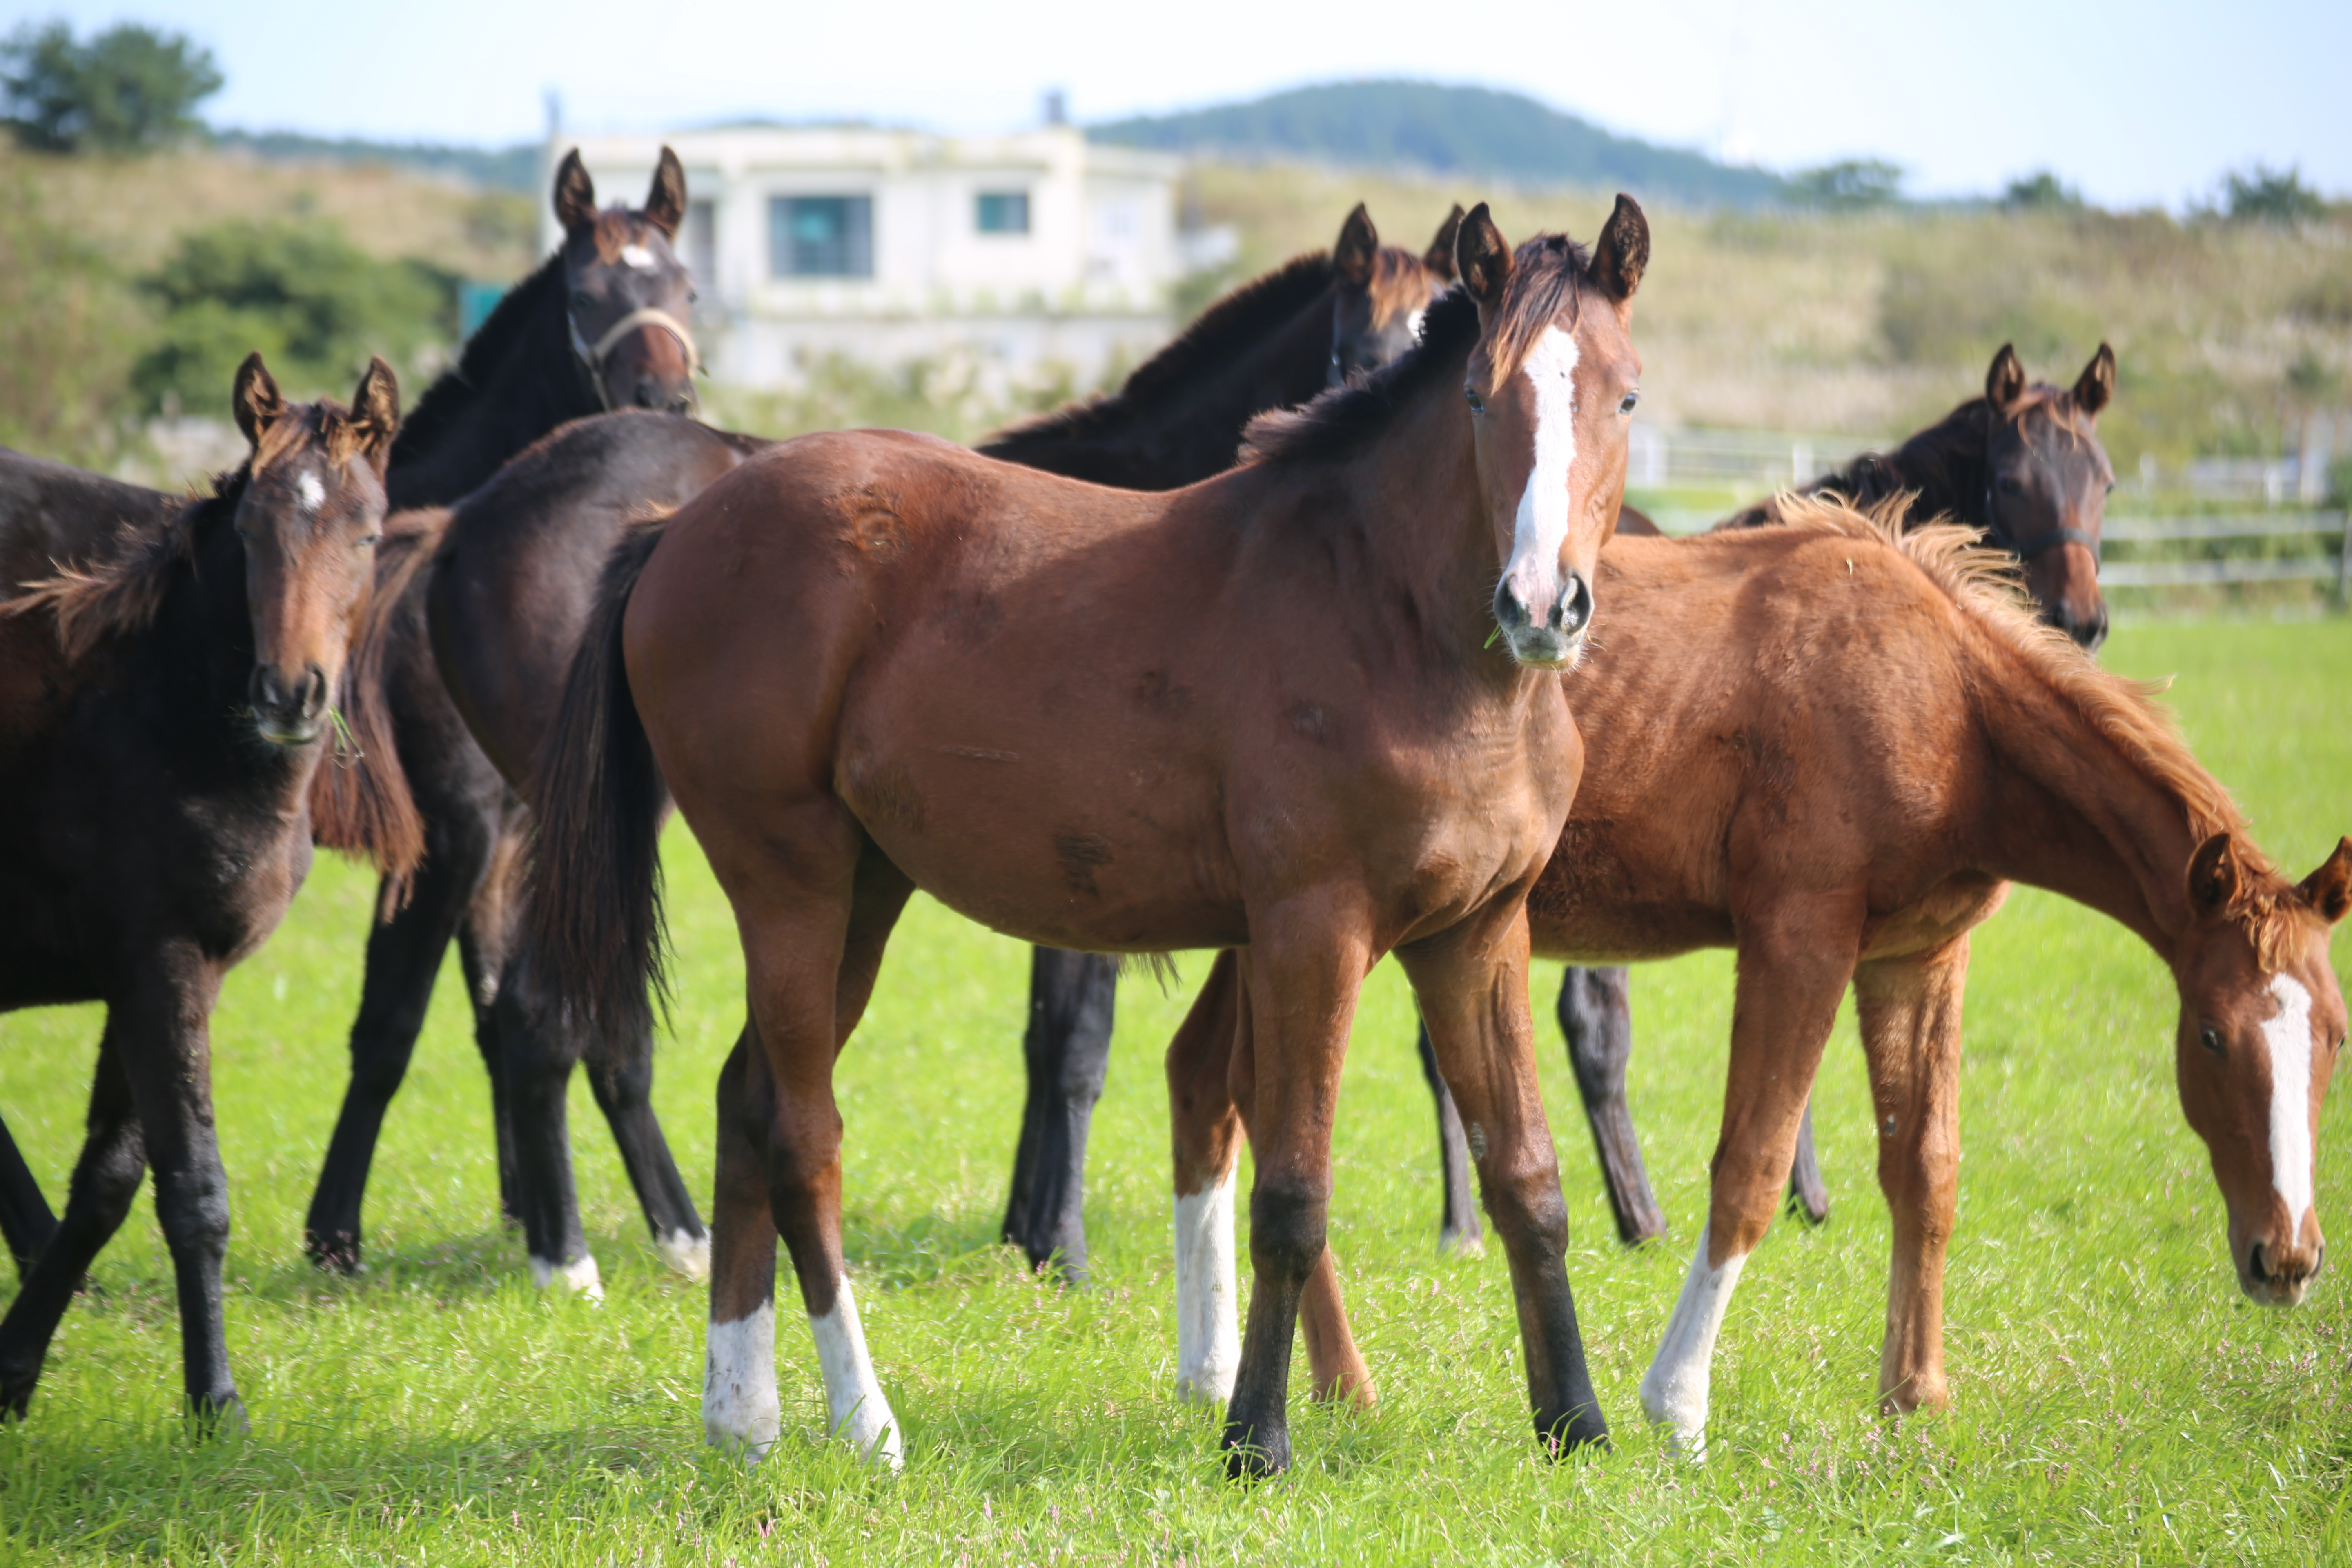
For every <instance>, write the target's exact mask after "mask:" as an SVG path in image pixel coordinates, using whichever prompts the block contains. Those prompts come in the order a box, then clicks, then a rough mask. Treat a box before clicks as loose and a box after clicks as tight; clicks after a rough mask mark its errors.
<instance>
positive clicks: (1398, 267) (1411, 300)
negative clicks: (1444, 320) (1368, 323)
mask: <svg viewBox="0 0 2352 1568" xmlns="http://www.w3.org/2000/svg"><path fill="white" fill-rule="evenodd" d="M1433 278H1436V274H1434V273H1433V272H1432V271H1430V269H1429V268H1428V266H1427V265H1426V264H1425V263H1423V260H1422V259H1421V258H1420V257H1418V256H1415V255H1414V254H1413V253H1412V251H1410V250H1407V249H1405V248H1404V247H1402V246H1397V245H1383V246H1381V247H1380V248H1379V249H1378V250H1377V251H1375V252H1373V254H1372V276H1371V281H1370V282H1369V283H1367V284H1366V285H1365V286H1364V292H1365V293H1366V294H1367V295H1369V296H1370V299H1371V302H1372V325H1373V326H1375V327H1385V326H1387V325H1388V324H1389V323H1390V322H1391V321H1395V320H1396V319H1397V318H1398V317H1399V316H1404V315H1410V314H1412V312H1413V311H1415V310H1426V309H1428V307H1429V295H1430V289H1429V285H1430V281H1431V279H1433ZM1437 280H1438V281H1439V282H1443V281H1444V279H1437Z"/></svg>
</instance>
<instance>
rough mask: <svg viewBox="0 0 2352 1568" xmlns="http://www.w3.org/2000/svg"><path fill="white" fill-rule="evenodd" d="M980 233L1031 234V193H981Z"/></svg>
mask: <svg viewBox="0 0 2352 1568" xmlns="http://www.w3.org/2000/svg"><path fill="white" fill-rule="evenodd" d="M980 232H981V233H982V234H1027V233H1028V232H1029V193H1028V192H1026V191H982V192H981V193H980Z"/></svg>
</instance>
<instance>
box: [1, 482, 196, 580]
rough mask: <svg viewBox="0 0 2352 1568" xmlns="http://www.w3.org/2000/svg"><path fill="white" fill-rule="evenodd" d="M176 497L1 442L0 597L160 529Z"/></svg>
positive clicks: (172, 511) (176, 502)
mask: <svg viewBox="0 0 2352 1568" xmlns="http://www.w3.org/2000/svg"><path fill="white" fill-rule="evenodd" d="M181 504H182V502H181V500H180V499H179V498H176V497H173V496H171V495H167V494H165V493H164V492H163V491H162V490H152V489H148V488H147V487H146V486H144V485H134V484H129V483H126V482H125V481H123V480H121V479H108V478H107V477H106V476H105V475H103V474H93V473H90V472H89V471H88V470H86V469H82V468H73V467H71V466H70V465H68V464H65V463H58V462H52V461H50V460H49V459H48V458H35V457H31V456H28V455H27V454H26V453H23V452H17V451H12V450H10V449H9V448H7V447H0V597H7V596H9V595H15V594H16V593H19V592H21V591H22V590H23V588H24V587H25V585H26V584H28V583H33V582H37V581H39V580H40V579H42V578H44V577H48V576H51V575H53V574H55V573H56V571H57V569H58V566H60V565H79V564H87V563H89V562H91V561H93V560H95V559H98V558H100V557H102V556H104V555H105V554H107V553H109V552H110V551H111V550H112V549H113V548H114V546H115V544H116V542H117V540H118V537H119V536H120V535H121V533H123V532H124V531H146V530H149V529H152V528H158V527H161V526H162V525H163V523H164V522H165V521H168V520H169V519H170V518H171V517H173V515H174V514H175V513H176V512H177V511H178V510H179V508H180V506H181Z"/></svg>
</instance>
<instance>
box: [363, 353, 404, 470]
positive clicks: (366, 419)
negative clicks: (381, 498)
mask: <svg viewBox="0 0 2352 1568" xmlns="http://www.w3.org/2000/svg"><path fill="white" fill-rule="evenodd" d="M352 432H353V433H354V434H355V435H357V436H358V437H359V438H360V450H361V451H362V452H365V453H366V454H367V456H368V461H370V462H371V463H373V464H374V465H375V467H376V469H377V471H378V472H382V471H383V466H384V460H385V458H388V457H389V456H390V455H391V452H392V438H393V437H394V436H396V435H398V434H399V433H400V383H399V381H398V380H397V379H395V378H394V375H393V374H392V366H390V365H388V364H386V363H383V359H382V358H381V357H377V358H373V359H370V360H369V361H368V367H367V369H366V370H364V371H362V372H361V373H360V384H359V390H358V391H356V392H354V393H352Z"/></svg>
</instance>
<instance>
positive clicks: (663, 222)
mask: <svg viewBox="0 0 2352 1568" xmlns="http://www.w3.org/2000/svg"><path fill="white" fill-rule="evenodd" d="M685 221H686V165H685V164H683V163H679V162H678V161H677V153H673V152H671V151H670V150H669V149H668V148H667V147H664V148H663V149H662V153H661V162H660V163H656V164H655V165H654V184H653V189H651V190H649V191H647V192H646V222H647V223H649V224H651V225H653V226H655V227H656V228H657V229H659V230H661V231H662V233H663V234H664V235H665V236H666V237H668V238H671V239H676V238H677V226H678V225H680V224H682V223H684V222H685Z"/></svg>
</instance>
